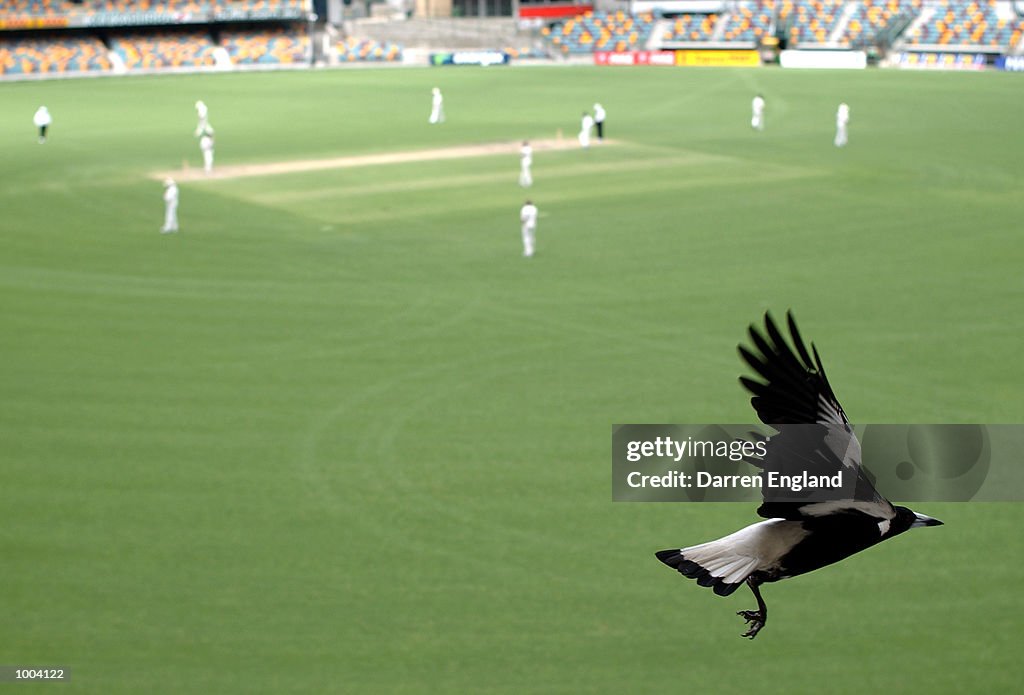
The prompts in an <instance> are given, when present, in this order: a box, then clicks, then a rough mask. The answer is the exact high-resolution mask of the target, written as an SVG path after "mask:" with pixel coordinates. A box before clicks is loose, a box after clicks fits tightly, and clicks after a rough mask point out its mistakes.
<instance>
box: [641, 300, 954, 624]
mask: <svg viewBox="0 0 1024 695" xmlns="http://www.w3.org/2000/svg"><path fill="white" fill-rule="evenodd" d="M786 319H787V324H788V327H789V334H790V337H791V338H792V346H790V344H789V342H788V341H787V340H786V339H785V337H784V336H783V334H782V332H781V331H780V330H779V328H778V326H776V324H775V321H774V320H773V319H772V317H771V314H768V313H766V314H765V317H764V324H765V332H764V333H762V332H760V331H759V330H758V329H757V327H755V326H753V325H751V326H750V340H751V342H752V343H753V349H748V348H746V347H744V346H742V345H741V346H740V347H739V351H740V355H741V356H742V357H743V359H744V361H746V363H747V364H748V365H750V367H751V368H753V370H754V371H755V372H756V373H757V375H758V376H759V377H760V379H762V380H763V381H757V380H755V379H751V378H748V377H740V382H741V383H742V384H743V386H744V387H745V388H746V389H747V390H748V391H750V393H752V394H753V397H752V398H751V399H750V403H751V405H753V406H754V410H755V411H757V416H758V418H759V419H760V420H761V422H763V423H764V424H766V425H769V426H771V427H772V428H773V429H775V430H777V431H778V434H775V435H772V436H771V437H769V438H768V440H767V442H766V444H765V454H764V456H763V457H761V458H760V459H755V458H752V459H748V462H749V463H751V464H753V465H755V466H758V467H760V468H761V469H762V473H763V474H762V481H764V482H762V495H763V504H762V505H761V506H760V507H759V508H758V510H757V513H758V515H759V516H762V517H764V518H766V519H767V521H761V522H758V523H756V524H752V525H750V526H747V527H746V528H744V529H741V530H739V531H737V532H736V533H733V534H731V535H728V536H725V537H724V538H719V539H718V540H714V541H710V542H708V543H702V544H700V545H694V546H690V547H688V548H674V549H672V550H662V551H660V552H658V553H657V557H658V559H659V560H661V561H662V562H664V563H665V564H666V565H668V566H669V567H672V568H674V569H676V570H678V571H679V572H680V573H682V575H683V576H685V577H689V578H690V579H696V580H697V583H698V584H699V585H700V586H706V587H710V588H712V589H713V590H714V592H715V593H716V594H718V595H719V596H728V595H729V594H731V593H732V592H734V591H736V589H738V588H739V587H740V585H742V584H743V583H746V585H747V586H749V587H750V590H751V591H752V592H753V594H754V598H756V599H757V610H756V611H739V613H737V615H740V616H741V617H742V618H743V619H744V620H745V621H746V623H747V631H746V632H745V633H743V635H742V636H743V637H749V638H750V639H754V637H756V636H757V633H758V632H760V630H761V628H763V627H764V625H765V622H766V621H767V619H768V607H767V606H765V603H764V599H762V598H761V592H760V590H759V588H758V587H760V586H761V584H764V583H767V582H777V581H779V580H780V579H789V578H790V577H796V576H798V575H801V574H806V573H807V572H811V571H813V570H816V569H818V568H819V567H824V566H826V565H830V564H832V563H833V562H838V561H840V560H842V559H843V558H846V557H849V556H850V555H853V554H854V553H858V552H860V551H861V550H864V549H865V548H869V547H871V546H873V545H875V544H876V543H880V542H881V541H884V540H888V539H890V538H892V537H893V536H898V535H899V534H901V533H903V532H904V531H906V530H908V529H912V528H919V527H922V526H939V525H941V524H942V522H941V521H939V520H938V519H932V518H931V517H928V516H925V515H923V514H918V513H916V512H913V511H911V510H910V509H907V508H906V507H898V506H893V504H892V503H890V502H889V500H887V499H885V498H884V497H883V496H882V495H880V494H879V493H878V491H877V490H875V488H874V485H873V483H872V480H871V478H870V477H869V476H868V475H867V473H866V472H865V471H864V470H863V469H862V468H861V449H860V442H858V441H857V437H856V435H855V434H854V432H853V428H852V427H851V426H850V422H849V420H848V419H847V418H846V413H844V412H843V408H842V406H841V405H839V401H838V399H837V398H836V395H835V393H833V391H832V387H831V386H830V385H829V383H828V379H827V378H826V376H825V370H824V369H823V368H822V366H821V358H820V357H819V356H818V350H817V348H815V346H814V344H813V343H812V344H811V353H808V351H807V347H806V346H805V345H804V342H803V340H802V339H801V337H800V332H799V331H798V330H797V327H796V321H794V319H793V315H792V314H791V313H787V314H786ZM811 354H813V355H814V358H813V360H812V358H811ZM755 436H756V435H755ZM800 471H808V473H810V474H814V475H822V474H824V475H832V476H834V475H835V474H836V473H838V472H842V473H843V478H845V480H846V481H848V483H847V484H846V485H844V487H843V489H842V491H839V492H831V495H830V496H827V497H822V496H821V494H820V493H818V494H817V496H811V497H808V496H806V495H805V496H803V497H800V496H798V495H794V494H793V492H792V491H790V490H786V491H783V492H781V493H780V492H777V491H773V490H769V489H768V486H767V480H768V479H769V476H768V475H767V474H768V473H770V472H775V473H777V474H779V475H783V474H785V475H791V474H794V473H796V474H799V472H800Z"/></svg>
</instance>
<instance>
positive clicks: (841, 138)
mask: <svg viewBox="0 0 1024 695" xmlns="http://www.w3.org/2000/svg"><path fill="white" fill-rule="evenodd" d="M849 124H850V107H849V106H847V105H846V102H843V103H842V104H840V105H839V108H838V109H837V110H836V140H835V145H836V147H844V146H845V145H846V142H847V135H846V127H847V126H848V125H849Z"/></svg>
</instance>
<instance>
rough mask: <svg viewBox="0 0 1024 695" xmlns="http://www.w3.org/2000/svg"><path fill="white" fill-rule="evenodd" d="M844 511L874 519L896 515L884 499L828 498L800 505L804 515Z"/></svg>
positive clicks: (822, 514)
mask: <svg viewBox="0 0 1024 695" xmlns="http://www.w3.org/2000/svg"><path fill="white" fill-rule="evenodd" d="M844 512H860V513H861V514H864V515H866V516H870V517H873V518H875V519H892V518H894V517H895V516H896V510H895V509H894V508H893V506H892V505H891V504H889V503H888V502H886V501H885V500H880V501H876V502H868V501H866V500H829V501H827V502H815V503H813V504H805V505H804V506H802V507H800V513H801V514H803V515H804V516H829V515H830V514H843V513H844Z"/></svg>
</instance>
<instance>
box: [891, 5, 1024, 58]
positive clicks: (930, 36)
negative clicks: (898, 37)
mask: <svg viewBox="0 0 1024 695" xmlns="http://www.w3.org/2000/svg"><path fill="white" fill-rule="evenodd" d="M924 12H929V13H930V14H929V15H927V16H926V15H925V14H924ZM924 12H923V13H922V19H924V21H921V22H917V23H916V24H915V25H913V26H912V27H911V30H910V32H909V33H908V34H907V36H905V37H904V38H905V44H906V46H908V47H913V48H920V47H935V48H942V49H950V48H970V49H972V50H979V49H980V50H993V51H1002V50H1010V49H1012V48H1013V47H1015V46H1016V45H1017V44H1018V43H1019V42H1020V39H1021V36H1022V35H1024V20H1021V19H1020V17H1019V16H1017V15H1016V14H1009V13H1004V16H1003V17H1000V16H999V15H1000V13H999V10H998V7H997V3H996V2H995V0H987V1H984V0H972V1H971V2H966V3H965V2H953V1H951V0H940V1H939V2H935V3H928V4H926V5H925V7H924Z"/></svg>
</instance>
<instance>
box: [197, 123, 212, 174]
mask: <svg viewBox="0 0 1024 695" xmlns="http://www.w3.org/2000/svg"><path fill="white" fill-rule="evenodd" d="M199 149H200V150H202V152H203V171H205V172H206V173H207V174H210V173H213V128H211V127H210V126H209V124H207V126H206V127H205V128H204V129H203V131H202V133H201V134H200V137H199Z"/></svg>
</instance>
